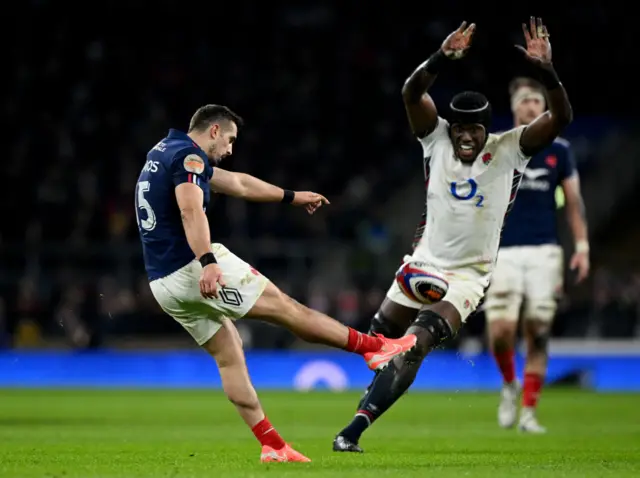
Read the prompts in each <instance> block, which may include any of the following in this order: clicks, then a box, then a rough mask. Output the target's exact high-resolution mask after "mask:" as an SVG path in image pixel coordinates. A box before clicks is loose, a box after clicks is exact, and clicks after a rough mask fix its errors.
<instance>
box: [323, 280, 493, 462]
mask: <svg viewBox="0 0 640 478" xmlns="http://www.w3.org/2000/svg"><path fill="white" fill-rule="evenodd" d="M483 295H484V287H483V286H482V285H481V283H480V282H479V281H475V280H460V281H457V280H450V282H449V291H448V292H447V295H446V296H445V299H444V300H443V301H441V302H439V303H437V304H434V305H431V306H426V307H423V308H422V309H420V310H419V312H418V313H417V317H416V309H415V304H412V306H408V305H401V304H399V303H398V302H406V299H405V298H403V297H401V296H400V295H395V294H394V293H393V286H392V288H391V289H390V291H389V293H388V294H387V298H386V299H385V301H384V303H383V304H382V307H381V309H380V310H381V312H382V314H383V316H384V317H386V318H387V319H389V320H390V321H391V322H392V323H393V324H394V325H395V326H397V327H403V323H406V322H407V321H409V322H411V325H410V326H409V328H408V329H407V332H406V334H414V335H416V337H417V342H416V346H415V347H414V348H413V349H412V350H411V351H409V352H408V353H407V354H406V355H404V356H401V357H396V358H394V359H393V360H392V361H391V362H389V365H388V366H387V367H386V368H385V369H384V370H382V371H380V372H379V373H378V374H377V375H376V377H375V378H374V380H373V383H372V384H371V386H370V388H369V390H368V391H367V393H366V394H365V396H364V398H363V399H362V400H361V402H360V407H359V409H358V410H357V412H356V414H355V416H354V417H353V419H352V421H351V423H349V425H347V426H346V427H345V428H344V429H343V430H342V431H340V433H338V435H337V436H336V438H335V439H334V441H333V450H334V451H343V452H362V449H361V448H360V446H359V440H360V437H361V436H362V434H363V433H364V431H365V430H366V429H367V428H368V427H370V426H371V425H372V424H373V422H374V421H375V420H377V419H378V418H380V416H381V415H382V414H384V413H385V412H386V411H387V410H388V409H389V408H390V407H391V406H392V405H393V404H394V403H395V402H396V401H397V400H398V399H399V398H400V397H401V396H402V395H403V394H404V393H405V392H406V391H407V390H408V389H409V387H410V386H411V384H412V383H413V381H414V380H415V378H416V376H417V374H418V370H419V369H420V366H421V364H422V361H423V360H424V358H425V357H426V356H427V355H428V354H429V352H431V350H433V349H434V348H436V347H437V346H438V345H440V344H441V343H442V342H444V341H445V340H447V339H449V338H451V337H453V336H454V335H455V333H456V332H457V331H458V329H459V328H460V327H461V325H462V323H463V322H464V321H465V320H466V318H467V317H468V316H469V314H470V313H472V312H473V311H474V310H475V309H476V307H477V306H478V303H479V301H480V300H481V299H482V297H483ZM396 299H397V300H398V302H396ZM414 318H415V320H412V319H414Z"/></svg>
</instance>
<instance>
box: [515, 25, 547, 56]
mask: <svg viewBox="0 0 640 478" xmlns="http://www.w3.org/2000/svg"><path fill="white" fill-rule="evenodd" d="M522 31H523V33H524V40H525V42H526V48H523V47H522V46H520V45H516V48H518V49H519V50H520V51H521V52H522V53H523V54H524V56H525V58H526V59H527V60H529V61H530V62H531V63H534V64H536V65H538V66H545V65H550V64H551V43H550V42H549V36H550V35H549V32H548V30H547V27H546V26H545V25H544V24H543V23H542V18H538V19H537V20H536V18H534V17H531V19H530V20H529V26H527V24H526V23H523V24H522Z"/></svg>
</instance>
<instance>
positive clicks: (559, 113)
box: [553, 103, 573, 130]
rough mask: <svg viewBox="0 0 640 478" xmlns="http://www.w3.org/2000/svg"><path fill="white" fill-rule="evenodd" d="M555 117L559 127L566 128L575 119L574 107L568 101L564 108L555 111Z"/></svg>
mask: <svg viewBox="0 0 640 478" xmlns="http://www.w3.org/2000/svg"><path fill="white" fill-rule="evenodd" d="M553 119H554V121H555V123H556V125H557V126H558V129H560V130H562V129H564V128H566V127H567V126H569V125H570V124H571V123H572V121H573V108H572V107H571V105H570V104H569V103H567V104H566V105H565V106H564V107H563V108H560V109H559V110H556V111H554V112H553Z"/></svg>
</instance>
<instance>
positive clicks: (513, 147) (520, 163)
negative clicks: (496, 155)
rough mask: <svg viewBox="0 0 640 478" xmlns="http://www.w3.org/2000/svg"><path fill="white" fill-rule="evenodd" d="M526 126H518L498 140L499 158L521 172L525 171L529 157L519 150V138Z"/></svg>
mask: <svg viewBox="0 0 640 478" xmlns="http://www.w3.org/2000/svg"><path fill="white" fill-rule="evenodd" d="M525 128H526V126H518V127H517V128H513V129H510V130H509V131H507V132H506V133H503V134H501V135H500V137H499V138H498V148H499V149H500V150H501V151H500V153H501V154H500V156H501V157H504V158H506V161H508V162H509V163H510V167H512V168H513V169H517V170H518V171H520V172H522V171H524V170H525V169H526V167H527V163H528V162H529V160H530V159H531V156H526V155H525V154H524V153H523V152H522V148H520V137H521V136H522V132H523V131H524V129H525Z"/></svg>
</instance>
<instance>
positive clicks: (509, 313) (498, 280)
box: [485, 244, 564, 322]
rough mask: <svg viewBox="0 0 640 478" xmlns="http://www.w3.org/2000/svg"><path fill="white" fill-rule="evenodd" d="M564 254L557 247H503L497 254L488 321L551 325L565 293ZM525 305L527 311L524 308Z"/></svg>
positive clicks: (487, 305) (489, 298) (488, 300)
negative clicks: (520, 320) (519, 321)
mask: <svg viewBox="0 0 640 478" xmlns="http://www.w3.org/2000/svg"><path fill="white" fill-rule="evenodd" d="M563 264H564V261H563V253H562V248H561V247H560V246H558V245H556V244H544V245H540V246H515V247H504V248H502V249H500V251H499V253H498V261H497V263H496V267H495V270H494V272H493V277H492V279H491V287H489V290H488V292H487V301H486V303H485V313H486V316H487V320H488V321H492V320H498V319H504V320H509V321H514V322H515V321H517V320H518V318H519V317H520V310H521V308H522V309H523V310H522V311H523V318H524V319H536V320H542V321H551V320H553V317H554V316H555V312H556V307H557V298H558V296H559V294H560V293H561V291H562V283H563ZM523 305H524V308H523V307H522V306H523Z"/></svg>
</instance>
